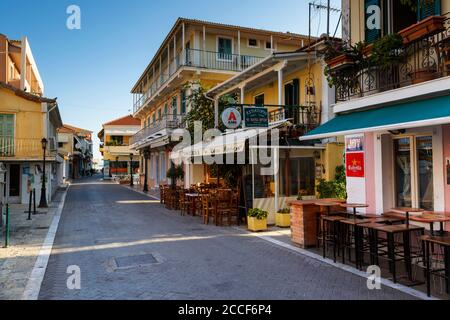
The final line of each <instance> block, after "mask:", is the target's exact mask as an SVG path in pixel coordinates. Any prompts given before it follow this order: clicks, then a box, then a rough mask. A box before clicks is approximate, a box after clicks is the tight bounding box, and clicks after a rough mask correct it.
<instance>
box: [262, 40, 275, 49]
mask: <svg viewBox="0 0 450 320" xmlns="http://www.w3.org/2000/svg"><path fill="white" fill-rule="evenodd" d="M267 43H270V45H273V48H270V49H267V47H266V45H267ZM276 48H277V44H276V42H275V41H274V42H273V44H272V43H271V42H270V40H266V41H264V50H266V51H272V50H273V51H276V50H277V49H276Z"/></svg>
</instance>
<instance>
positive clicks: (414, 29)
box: [399, 16, 445, 44]
mask: <svg viewBox="0 0 450 320" xmlns="http://www.w3.org/2000/svg"><path fill="white" fill-rule="evenodd" d="M444 20H445V17H442V16H432V17H428V18H426V19H424V20H422V21H419V22H418V23H415V24H413V25H411V26H409V27H407V28H405V29H403V30H401V31H400V32H399V34H400V35H401V36H402V37H403V41H404V43H405V44H407V43H410V42H413V41H416V40H419V39H422V38H424V37H426V36H429V35H433V34H436V33H439V32H442V31H444V30H445V26H444Z"/></svg>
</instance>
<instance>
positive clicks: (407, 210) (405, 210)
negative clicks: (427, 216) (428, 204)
mask: <svg viewBox="0 0 450 320" xmlns="http://www.w3.org/2000/svg"><path fill="white" fill-rule="evenodd" d="M391 211H392V212H394V213H400V214H406V225H407V226H408V225H409V220H410V219H409V214H410V213H419V212H424V211H425V210H423V209H420V208H407V207H406V208H405V207H402V208H393V209H391Z"/></svg>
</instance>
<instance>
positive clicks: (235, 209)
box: [227, 193, 240, 226]
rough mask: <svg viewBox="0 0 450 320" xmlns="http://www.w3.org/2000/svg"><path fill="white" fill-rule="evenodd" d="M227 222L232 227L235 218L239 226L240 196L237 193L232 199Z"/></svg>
mask: <svg viewBox="0 0 450 320" xmlns="http://www.w3.org/2000/svg"><path fill="white" fill-rule="evenodd" d="M227 213H228V214H227V222H228V225H229V226H231V224H232V220H233V218H234V219H235V221H236V224H237V225H239V224H240V221H239V196H238V195H237V194H236V193H233V194H232V195H231V197H230V206H229V210H228V211H227Z"/></svg>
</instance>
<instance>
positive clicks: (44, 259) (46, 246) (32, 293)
mask: <svg viewBox="0 0 450 320" xmlns="http://www.w3.org/2000/svg"><path fill="white" fill-rule="evenodd" d="M69 189H70V184H69V185H68V186H67V189H66V190H65V191H64V194H63V196H62V199H61V202H60V203H59V205H58V208H57V209H56V213H55V215H54V216H53V220H52V223H51V225H50V228H49V230H48V233H47V236H46V237H45V240H44V242H43V244H42V247H41V250H40V252H39V255H38V257H37V259H36V263H35V264H34V267H33V270H32V271H31V274H30V278H29V279H28V282H27V285H26V287H25V291H24V292H23V294H22V300H38V298H39V292H40V291H41V285H42V281H43V280H44V276H45V271H46V270H47V265H48V260H49V258H50V254H51V253H52V249H53V243H54V241H55V236H56V232H57V231H58V225H59V221H60V219H61V214H62V211H63V208H64V204H65V202H66V196H67V193H68V192H69Z"/></svg>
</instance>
